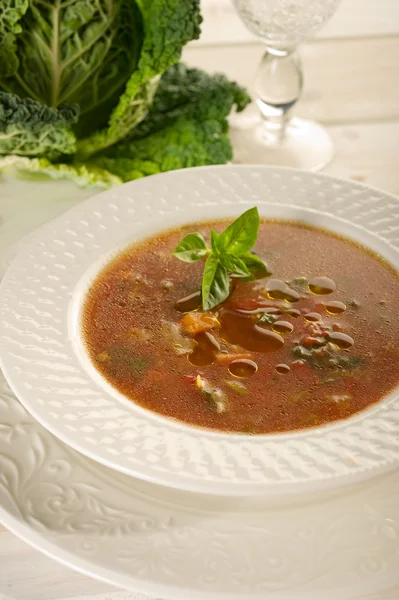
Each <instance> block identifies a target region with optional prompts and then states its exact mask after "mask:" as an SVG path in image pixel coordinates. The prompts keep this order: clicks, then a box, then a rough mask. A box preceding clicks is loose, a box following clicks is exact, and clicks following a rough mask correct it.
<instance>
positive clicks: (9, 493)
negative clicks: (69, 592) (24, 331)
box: [0, 373, 399, 600]
mask: <svg viewBox="0 0 399 600" xmlns="http://www.w3.org/2000/svg"><path fill="white" fill-rule="evenodd" d="M398 497H399V474H398V473H395V474H390V475H385V476H384V477H383V478H377V479H374V480H373V481H371V482H366V483H361V484H357V485H356V486H355V487H353V488H348V489H347V490H344V491H342V490H340V491H339V492H337V491H330V492H323V493H322V495H320V496H319V497H317V495H316V494H311V495H305V496H303V497H301V498H295V499H294V500H291V501H290V503H289V504H286V503H284V502H281V501H278V502H277V501H274V500H273V504H272V505H270V504H269V505H268V504H267V503H266V502H265V501H262V500H261V499H258V500H256V499H252V500H245V499H243V498H225V497H217V496H207V495H204V494H193V493H189V492H181V491H178V490H171V489H167V488H164V487H159V486H156V485H153V484H150V483H146V482H142V481H139V480H135V479H133V478H131V477H128V476H126V475H122V474H120V473H117V472H116V471H113V470H112V469H109V468H107V467H103V466H101V465H98V464H97V463H95V462H93V461H92V460H90V459H89V458H86V457H85V456H82V455H81V454H79V453H78V452H75V451H74V450H72V449H70V448H69V447H68V446H66V445H65V444H63V443H62V442H60V441H59V440H57V439H56V438H55V437H53V436H52V435H51V434H50V433H49V432H48V431H46V430H45V429H44V428H43V427H42V426H41V425H39V424H38V423H37V422H36V421H35V420H34V419H33V417H31V415H29V414H28V413H27V412H26V410H25V409H24V408H23V407H22V405H21V404H20V403H19V402H18V401H17V399H16V398H15V396H13V394H12V393H11V391H10V389H9V388H8V386H7V385H6V383H5V381H4V379H3V377H2V376H1V373H0V522H3V524H4V525H6V526H7V527H9V528H10V529H11V530H12V531H14V533H16V534H17V535H19V536H20V537H22V538H23V539H24V540H25V541H27V542H29V543H30V544H32V545H33V546H35V547H36V548H38V549H40V550H41V551H43V552H45V553H46V554H47V555H49V556H51V557H53V558H55V559H56V560H58V561H60V562H62V563H64V564H66V565H68V566H70V567H73V568H75V569H77V570H79V571H81V572H84V573H86V574H88V575H92V576H94V577H97V578H99V579H102V580H104V581H107V582H108V583H112V584H115V585H118V586H121V587H123V588H126V589H130V590H132V591H135V592H142V593H145V594H149V595H151V596H153V597H156V599H157V600H160V598H164V599H165V600H368V598H369V594H373V600H375V598H376V597H377V598H378V597H379V596H378V595H377V596H374V593H377V592H379V591H380V590H383V589H387V588H390V587H393V586H394V585H395V584H398V583H399V504H398ZM154 600H155V598H154ZM370 600H371V599H370Z"/></svg>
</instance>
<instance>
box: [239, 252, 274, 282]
mask: <svg viewBox="0 0 399 600" xmlns="http://www.w3.org/2000/svg"><path fill="white" fill-rule="evenodd" d="M240 258H241V260H242V261H243V262H244V263H245V265H246V267H247V268H248V270H249V271H250V272H251V273H252V275H254V277H256V278H258V279H260V278H261V277H267V276H268V275H271V273H270V271H269V269H268V268H267V266H266V264H265V263H264V262H263V260H262V259H261V258H259V256H256V254H250V253H247V254H243V255H242V256H241V257H240Z"/></svg>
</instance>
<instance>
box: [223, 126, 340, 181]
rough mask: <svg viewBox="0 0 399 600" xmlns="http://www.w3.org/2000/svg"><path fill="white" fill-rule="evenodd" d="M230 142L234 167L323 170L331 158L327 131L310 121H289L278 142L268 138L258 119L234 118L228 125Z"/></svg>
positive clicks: (272, 136) (268, 135)
mask: <svg viewBox="0 0 399 600" xmlns="http://www.w3.org/2000/svg"><path fill="white" fill-rule="evenodd" d="M230 139H231V141H232V144H233V148H234V158H233V162H234V163H236V164H254V165H259V164H261V165H280V166H285V167H296V168H297V169H305V170H308V171H319V170H320V169H323V168H324V167H325V166H326V165H328V163H330V162H331V160H332V159H333V157H334V146H333V143H332V141H331V138H330V136H329V135H328V133H327V131H326V130H325V129H324V127H322V126H321V125H319V124H318V123H315V122H313V121H305V120H303V119H298V118H293V119H291V120H290V121H289V122H288V124H287V127H286V130H285V135H284V138H283V139H282V140H276V137H275V135H273V134H269V132H268V131H267V129H266V127H265V125H264V123H263V122H262V120H261V118H260V117H256V120H254V117H253V116H250V117H249V116H245V115H242V116H241V118H240V115H237V117H236V118H235V119H234V120H233V121H232V123H231V128H230Z"/></svg>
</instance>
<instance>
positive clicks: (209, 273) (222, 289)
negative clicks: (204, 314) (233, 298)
mask: <svg viewBox="0 0 399 600" xmlns="http://www.w3.org/2000/svg"><path fill="white" fill-rule="evenodd" d="M229 294H230V279H229V274H228V272H227V269H226V268H225V267H223V265H221V264H220V262H219V260H218V259H217V258H215V257H214V256H208V258H207V259H206V263H205V268H204V275H203V278H202V307H203V309H204V310H210V309H211V308H213V307H214V306H217V305H218V304H220V303H221V302H223V300H226V298H227V297H228V296H229Z"/></svg>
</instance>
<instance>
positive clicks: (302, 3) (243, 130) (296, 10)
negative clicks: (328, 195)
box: [231, 0, 340, 170]
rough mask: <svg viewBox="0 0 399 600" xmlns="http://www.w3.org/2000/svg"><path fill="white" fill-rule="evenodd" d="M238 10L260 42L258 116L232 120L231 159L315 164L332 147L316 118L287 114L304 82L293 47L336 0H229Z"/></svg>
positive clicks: (330, 152) (315, 167)
mask: <svg viewBox="0 0 399 600" xmlns="http://www.w3.org/2000/svg"><path fill="white" fill-rule="evenodd" d="M233 1H234V5H235V7H236V10H237V12H238V15H239V16H240V18H241V20H242V21H243V22H244V24H245V25H246V26H247V28H248V29H249V30H250V31H252V32H253V33H255V34H256V35H257V36H258V37H260V38H261V40H262V41H263V42H264V43H265V46H266V49H265V53H264V55H263V58H262V60H261V63H260V65H259V68H258V71H257V73H256V76H255V82H254V92H255V95H256V99H255V101H256V104H257V106H258V108H259V112H260V118H259V116H257V118H256V121H255V122H254V119H251V118H248V117H245V116H243V118H241V119H239V118H237V120H236V121H235V123H234V122H233V126H232V129H231V137H232V141H233V145H234V149H235V153H234V162H238V163H251V164H272V165H282V166H290V167H298V168H301V169H309V170H319V169H322V168H323V167H325V166H326V165H327V164H328V163H329V162H330V161H331V159H332V158H333V155H334V147H333V143H332V141H331V139H330V136H329V135H328V133H327V131H326V130H325V129H324V128H323V127H322V126H321V125H319V124H318V123H315V122H313V121H307V120H304V119H299V118H295V117H294V118H293V117H291V116H290V114H291V110H292V108H293V106H294V105H295V103H296V102H297V101H298V99H299V97H300V95H301V91H302V85H303V73H302V67H301V62H300V59H299V57H298V55H297V54H296V52H295V50H296V48H297V46H298V44H300V43H301V42H302V41H304V40H306V39H308V38H310V37H312V36H313V35H314V34H315V33H316V31H317V30H318V29H319V28H320V27H322V26H323V25H324V23H326V21H327V20H328V19H329V18H330V16H331V15H332V14H333V12H334V10H335V9H336V8H337V6H338V4H339V2H340V0H233Z"/></svg>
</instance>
